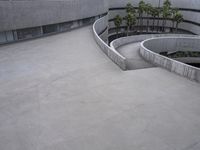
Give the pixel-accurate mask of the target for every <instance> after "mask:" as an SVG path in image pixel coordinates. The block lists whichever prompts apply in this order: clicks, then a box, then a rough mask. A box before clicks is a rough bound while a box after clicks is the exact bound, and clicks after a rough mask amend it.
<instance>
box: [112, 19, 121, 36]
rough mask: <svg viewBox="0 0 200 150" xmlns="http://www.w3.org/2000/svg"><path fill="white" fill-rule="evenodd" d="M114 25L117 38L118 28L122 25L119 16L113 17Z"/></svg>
mask: <svg viewBox="0 0 200 150" xmlns="http://www.w3.org/2000/svg"><path fill="white" fill-rule="evenodd" d="M114 24H115V26H116V33H117V36H118V33H119V28H120V26H121V24H122V18H121V17H120V16H119V15H116V16H115V19H114Z"/></svg>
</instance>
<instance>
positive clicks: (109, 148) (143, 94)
mask: <svg viewBox="0 0 200 150" xmlns="http://www.w3.org/2000/svg"><path fill="white" fill-rule="evenodd" d="M82 37H84V38H82ZM199 97H200V84H198V83H196V82H192V81H190V80H187V79H185V78H182V77H180V76H178V75H175V74H173V73H170V72H168V71H166V70H164V69H161V68H150V69H142V70H135V71H125V72H124V71H121V70H120V69H119V68H118V67H117V66H116V65H115V64H113V62H112V61H110V60H109V59H108V58H107V57H106V56H105V55H104V53H102V51H101V50H100V48H99V47H98V45H97V44H96V43H95V41H94V39H93V34H92V27H91V26H89V27H84V28H81V29H77V30H74V31H71V32H68V33H63V34H59V35H54V36H49V37H46V38H41V39H36V40H32V41H26V42H21V43H16V44H11V45H5V46H1V47H0V149H1V150H80V149H81V150H199V149H200V118H199V115H200V109H199V108H200V101H199Z"/></svg>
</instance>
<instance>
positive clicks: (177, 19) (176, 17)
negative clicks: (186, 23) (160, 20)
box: [174, 12, 183, 32]
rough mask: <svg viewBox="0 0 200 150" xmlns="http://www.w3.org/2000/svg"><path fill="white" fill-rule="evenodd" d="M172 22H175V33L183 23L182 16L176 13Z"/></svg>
mask: <svg viewBox="0 0 200 150" xmlns="http://www.w3.org/2000/svg"><path fill="white" fill-rule="evenodd" d="M174 20H175V21H176V32H177V30H178V25H179V24H180V23H181V22H183V15H182V14H181V13H180V12H176V14H175V16H174Z"/></svg>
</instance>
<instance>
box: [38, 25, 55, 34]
mask: <svg viewBox="0 0 200 150" xmlns="http://www.w3.org/2000/svg"><path fill="white" fill-rule="evenodd" d="M57 27H58V26H57V24H53V25H46V26H43V27H42V29H43V33H44V34H48V33H53V32H57Z"/></svg>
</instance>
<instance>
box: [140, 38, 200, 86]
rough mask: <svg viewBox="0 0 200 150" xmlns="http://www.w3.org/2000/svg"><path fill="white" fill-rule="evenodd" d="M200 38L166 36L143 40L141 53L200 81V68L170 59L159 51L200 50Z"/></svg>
mask: <svg viewBox="0 0 200 150" xmlns="http://www.w3.org/2000/svg"><path fill="white" fill-rule="evenodd" d="M199 43H200V38H195V37H193V38H192V37H165V38H152V39H148V40H146V41H143V42H142V43H141V46H140V55H141V56H142V57H143V58H144V59H145V60H147V61H149V62H151V63H152V64H155V65H157V66H161V67H163V68H166V69H167V70H169V71H171V72H175V73H177V74H179V75H181V76H184V77H187V78H189V79H191V80H195V81H197V82H200V69H199V68H196V67H193V66H190V65H187V64H185V63H182V62H179V61H176V60H174V59H170V58H168V57H165V56H162V55H160V54H158V53H160V52H165V51H174V50H181V51H184V50H185V51H188V50H192V51H200V44H199Z"/></svg>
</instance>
